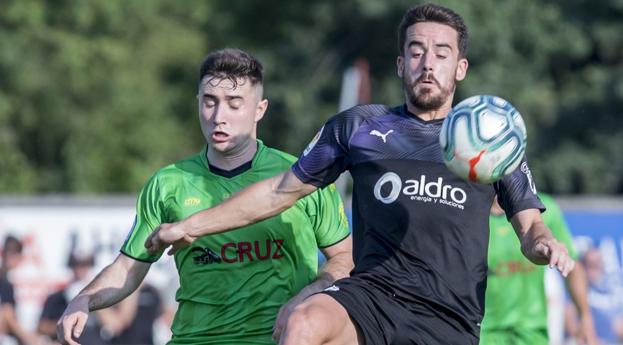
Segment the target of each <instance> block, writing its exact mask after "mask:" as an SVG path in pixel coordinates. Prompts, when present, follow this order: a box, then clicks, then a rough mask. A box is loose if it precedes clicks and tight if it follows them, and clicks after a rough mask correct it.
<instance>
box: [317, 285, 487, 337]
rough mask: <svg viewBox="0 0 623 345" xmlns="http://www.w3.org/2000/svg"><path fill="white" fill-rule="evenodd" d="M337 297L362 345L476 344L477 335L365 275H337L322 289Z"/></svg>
mask: <svg viewBox="0 0 623 345" xmlns="http://www.w3.org/2000/svg"><path fill="white" fill-rule="evenodd" d="M322 293H325V294H327V295H329V296H331V297H332V298H334V299H335V300H336V301H338V302H339V303H340V304H341V305H342V306H343V307H344V308H345V309H346V311H347V312H348V315H349V316H350V317H351V319H352V320H353V321H354V323H355V326H356V327H357V328H358V329H359V331H360V332H361V335H362V336H363V339H364V343H365V345H403V344H404V345H414V344H418V345H436V344H440V345H441V344H444V345H448V344H452V345H454V344H456V345H471V344H474V345H476V344H478V337H477V336H475V335H474V334H472V333H471V332H469V331H468V330H466V329H461V328H459V327H456V325H453V324H451V323H449V322H448V321H446V320H444V319H443V318H441V317H439V314H438V313H437V312H435V311H434V310H431V308H430V307H428V306H427V305H425V304H423V303H413V302H409V303H407V302H405V301H404V300H401V299H400V298H398V297H396V295H394V294H393V293H391V292H390V291H388V290H387V289H385V288H382V287H380V286H377V285H375V284H374V283H373V282H371V281H369V280H368V279H366V278H365V277H359V276H353V277H349V278H344V279H340V280H338V281H336V282H335V284H334V286H332V287H330V288H328V289H326V290H324V291H322Z"/></svg>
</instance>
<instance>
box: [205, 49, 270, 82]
mask: <svg viewBox="0 0 623 345" xmlns="http://www.w3.org/2000/svg"><path fill="white" fill-rule="evenodd" d="M263 69H264V67H262V64H261V63H260V61H259V60H258V59H256V58H255V57H253V56H252V55H251V54H249V53H247V52H245V51H243V50H240V49H235V48H227V49H222V50H217V51H215V52H212V53H210V54H208V56H206V58H205V60H203V63H202V64H201V69H200V70H199V84H201V81H202V80H203V78H204V77H205V76H206V75H209V76H211V77H212V78H217V79H229V80H230V81H231V82H232V83H233V84H234V87H236V86H237V85H238V80H239V79H244V78H248V79H249V81H250V82H251V85H256V84H258V83H259V84H262V82H263Z"/></svg>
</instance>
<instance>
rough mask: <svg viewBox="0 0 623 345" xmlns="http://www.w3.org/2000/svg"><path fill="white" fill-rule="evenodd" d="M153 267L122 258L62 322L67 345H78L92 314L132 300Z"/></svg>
mask: <svg viewBox="0 0 623 345" xmlns="http://www.w3.org/2000/svg"><path fill="white" fill-rule="evenodd" d="M150 266H151V264H150V263H147V262H142V261H138V260H135V259H133V258H131V257H129V256H126V255H124V254H119V256H117V258H116V259H115V261H114V262H113V263H112V264H110V265H108V266H107V267H106V268H104V269H103V270H102V272H100V273H99V274H98V275H97V276H96V277H95V278H94V279H93V280H92V281H91V282H90V283H89V285H87V287H85V288H84V289H83V290H82V291H80V293H79V294H78V296H76V297H75V298H74V299H72V300H71V302H69V305H68V306H67V308H66V309H65V312H64V313H63V315H62V316H61V318H60V319H59V320H58V323H57V335H58V339H59V340H60V341H61V342H62V343H63V344H70V345H77V344H79V343H78V342H77V339H78V338H79V337H80V335H81V334H82V331H83V330H84V326H85V325H86V321H87V318H88V316H89V312H90V311H94V310H98V309H102V308H106V307H109V306H111V305H113V304H115V303H117V302H119V301H121V300H122V299H124V298H125V297H127V296H129V295H130V294H131V293H132V292H134V290H136V288H137V287H138V286H139V285H140V283H141V282H142V281H143V279H144V278H145V275H146V274H147V272H148V271H149V267H150Z"/></svg>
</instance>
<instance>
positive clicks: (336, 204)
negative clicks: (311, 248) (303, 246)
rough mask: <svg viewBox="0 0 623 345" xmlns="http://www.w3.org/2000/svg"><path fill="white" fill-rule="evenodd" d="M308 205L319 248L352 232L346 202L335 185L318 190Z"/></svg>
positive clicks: (331, 243) (335, 242)
mask: <svg viewBox="0 0 623 345" xmlns="http://www.w3.org/2000/svg"><path fill="white" fill-rule="evenodd" d="M314 194H316V195H314V198H312V199H311V200H310V203H308V206H307V213H308V215H309V217H310V220H311V222H312V225H313V227H314V233H315V236H316V243H318V247H319V248H327V247H331V246H332V245H334V244H337V243H338V242H340V241H342V240H343V239H345V238H346V237H348V235H349V234H350V230H349V227H348V219H347V218H346V213H345V212H344V204H343V203H342V199H341V198H340V194H339V193H338V191H337V189H336V188H335V185H333V184H331V185H329V186H327V187H325V188H322V189H319V190H317V191H316V192H315V193H314Z"/></svg>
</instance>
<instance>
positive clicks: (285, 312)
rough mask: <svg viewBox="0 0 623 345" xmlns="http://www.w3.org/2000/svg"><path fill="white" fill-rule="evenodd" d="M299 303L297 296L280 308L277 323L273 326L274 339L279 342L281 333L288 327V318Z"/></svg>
mask: <svg viewBox="0 0 623 345" xmlns="http://www.w3.org/2000/svg"><path fill="white" fill-rule="evenodd" d="M298 304H299V302H298V301H297V300H296V298H293V299H291V300H290V301H289V302H288V303H286V304H284V305H282V306H281V308H279V313H278V314H277V319H276V320H275V325H274V326H273V340H274V341H275V342H276V343H279V338H281V334H282V333H283V331H284V330H285V328H286V324H287V322H288V318H289V317H290V314H292V312H293V311H294V308H295V307H296V306H297V305H298Z"/></svg>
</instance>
